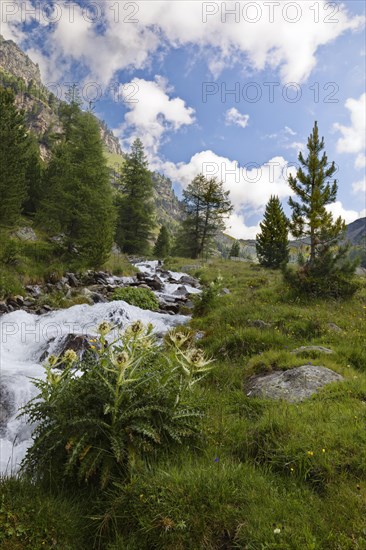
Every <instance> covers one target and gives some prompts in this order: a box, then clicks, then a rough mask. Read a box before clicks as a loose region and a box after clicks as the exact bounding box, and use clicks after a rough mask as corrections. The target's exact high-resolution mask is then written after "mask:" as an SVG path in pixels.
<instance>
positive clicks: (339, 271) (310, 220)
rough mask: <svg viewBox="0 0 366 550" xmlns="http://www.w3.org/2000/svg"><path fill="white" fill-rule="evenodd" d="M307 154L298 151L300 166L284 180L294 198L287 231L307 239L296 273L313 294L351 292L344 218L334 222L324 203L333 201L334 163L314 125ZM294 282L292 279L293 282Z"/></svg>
mask: <svg viewBox="0 0 366 550" xmlns="http://www.w3.org/2000/svg"><path fill="white" fill-rule="evenodd" d="M307 148H308V156H307V158H304V156H303V154H302V153H301V152H300V154H299V157H298V159H299V163H300V168H299V169H298V170H297V173H296V177H293V176H292V175H290V177H289V180H288V183H289V186H290V187H291V189H292V191H293V192H294V194H295V195H296V198H297V200H295V199H294V198H292V197H290V199H289V205H290V206H291V208H292V219H291V222H290V230H291V233H292V234H293V236H294V237H296V238H308V239H309V242H310V255H309V258H308V259H307V260H306V261H305V263H304V265H303V266H300V268H299V272H298V275H299V277H300V282H301V283H302V285H303V288H304V289H308V290H309V291H310V292H312V293H317V294H329V293H330V294H334V295H340V294H342V293H351V290H352V291H354V289H355V287H354V286H353V285H352V284H350V280H349V281H348V282H347V278H349V276H350V275H351V274H352V273H353V272H354V269H355V264H354V263H351V262H349V261H348V260H346V259H345V257H346V254H347V252H348V248H349V247H348V246H347V245H342V244H340V240H341V239H342V238H343V237H344V236H345V230H346V225H345V221H344V220H343V219H342V218H341V216H339V217H338V218H337V219H336V220H335V221H334V220H333V216H332V214H331V212H329V211H328V210H327V209H326V206H327V205H329V204H331V203H333V202H335V200H336V196H337V190H338V186H337V180H336V179H333V175H334V173H335V172H336V167H335V164H334V162H332V163H328V158H327V155H326V153H325V151H324V138H323V137H322V138H321V139H320V138H319V131H318V124H317V122H315V124H314V127H313V131H312V133H311V134H310V136H309V138H308V142H307ZM295 284H296V282H295Z"/></svg>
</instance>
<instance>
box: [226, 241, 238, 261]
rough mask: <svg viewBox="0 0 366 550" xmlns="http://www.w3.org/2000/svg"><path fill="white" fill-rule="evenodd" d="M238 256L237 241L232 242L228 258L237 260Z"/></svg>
mask: <svg viewBox="0 0 366 550" xmlns="http://www.w3.org/2000/svg"><path fill="white" fill-rule="evenodd" d="M239 254H240V243H239V241H234V242H233V244H232V246H231V249H230V254H229V256H230V257H232V258H238V257H239Z"/></svg>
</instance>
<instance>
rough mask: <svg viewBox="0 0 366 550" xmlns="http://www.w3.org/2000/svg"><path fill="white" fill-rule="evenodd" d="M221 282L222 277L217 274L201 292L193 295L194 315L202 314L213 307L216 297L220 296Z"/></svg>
mask: <svg viewBox="0 0 366 550" xmlns="http://www.w3.org/2000/svg"><path fill="white" fill-rule="evenodd" d="M222 283H223V278H222V277H221V275H218V276H217V277H216V279H214V280H213V281H211V282H210V283H209V284H208V285H207V286H205V287H204V289H203V290H202V293H201V294H199V295H197V296H194V297H193V299H194V301H195V307H194V311H193V312H194V315H204V314H205V313H207V312H208V311H210V310H211V309H212V308H213V307H215V305H216V303H217V300H218V298H219V297H220V296H221V292H222V289H223V284H222Z"/></svg>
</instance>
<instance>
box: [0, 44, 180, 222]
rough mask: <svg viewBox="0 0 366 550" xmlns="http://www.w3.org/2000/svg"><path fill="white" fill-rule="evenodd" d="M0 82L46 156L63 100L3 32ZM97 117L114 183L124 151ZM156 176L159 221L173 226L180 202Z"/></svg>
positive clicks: (161, 177)
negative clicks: (13, 97) (13, 94)
mask: <svg viewBox="0 0 366 550" xmlns="http://www.w3.org/2000/svg"><path fill="white" fill-rule="evenodd" d="M0 85H4V86H7V87H11V88H12V89H13V90H14V91H15V92H16V101H17V105H18V106H19V107H20V108H21V109H23V110H24V111H25V113H26V119H27V123H28V126H29V128H30V129H31V130H32V131H33V132H34V133H35V134H36V135H37V137H38V141H39V144H40V150H41V155H42V157H43V158H44V159H47V158H48V157H49V155H50V146H51V139H52V135H53V134H57V133H58V132H60V131H61V124H60V119H59V116H58V110H59V107H60V105H61V104H62V101H61V99H60V98H57V97H56V96H55V95H54V93H52V92H51V91H50V90H49V89H48V88H47V87H46V86H45V85H44V84H43V82H42V78H41V73H40V69H39V66H38V64H36V63H34V62H33V61H32V60H31V59H30V58H29V56H28V55H27V54H25V53H24V52H23V51H22V49H21V48H20V47H19V46H18V45H17V44H15V42H13V41H12V40H5V39H4V38H3V37H2V36H1V35H0ZM96 118H97V117H96ZM97 121H98V123H99V127H100V135H101V138H102V141H103V143H104V147H105V151H106V158H107V162H108V164H109V167H110V170H111V183H112V184H115V183H116V177H117V171H118V166H119V165H121V164H122V163H123V161H124V154H123V151H122V149H121V146H120V143H119V140H118V139H117V137H116V136H115V135H114V134H113V132H112V131H111V130H110V129H109V128H108V126H107V124H106V123H105V122H104V121H102V120H100V119H98V118H97ZM153 180H154V198H155V204H156V220H157V223H158V224H159V225H160V224H165V225H167V227H169V228H170V229H174V228H175V227H176V225H177V222H178V220H179V219H180V218H181V216H182V207H181V203H180V202H179V200H178V198H177V197H176V195H175V193H174V191H173V189H172V185H171V181H170V180H169V179H167V178H165V177H164V176H162V175H161V174H158V173H154V174H153Z"/></svg>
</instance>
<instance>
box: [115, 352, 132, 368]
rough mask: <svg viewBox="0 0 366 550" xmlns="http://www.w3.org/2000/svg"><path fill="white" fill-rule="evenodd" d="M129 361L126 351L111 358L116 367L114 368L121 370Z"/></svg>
mask: <svg viewBox="0 0 366 550" xmlns="http://www.w3.org/2000/svg"><path fill="white" fill-rule="evenodd" d="M128 361H129V355H128V353H127V351H120V352H119V353H116V354H115V355H114V357H113V362H114V364H115V365H116V367H119V368H123V367H125V366H126V365H127V364H128Z"/></svg>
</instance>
